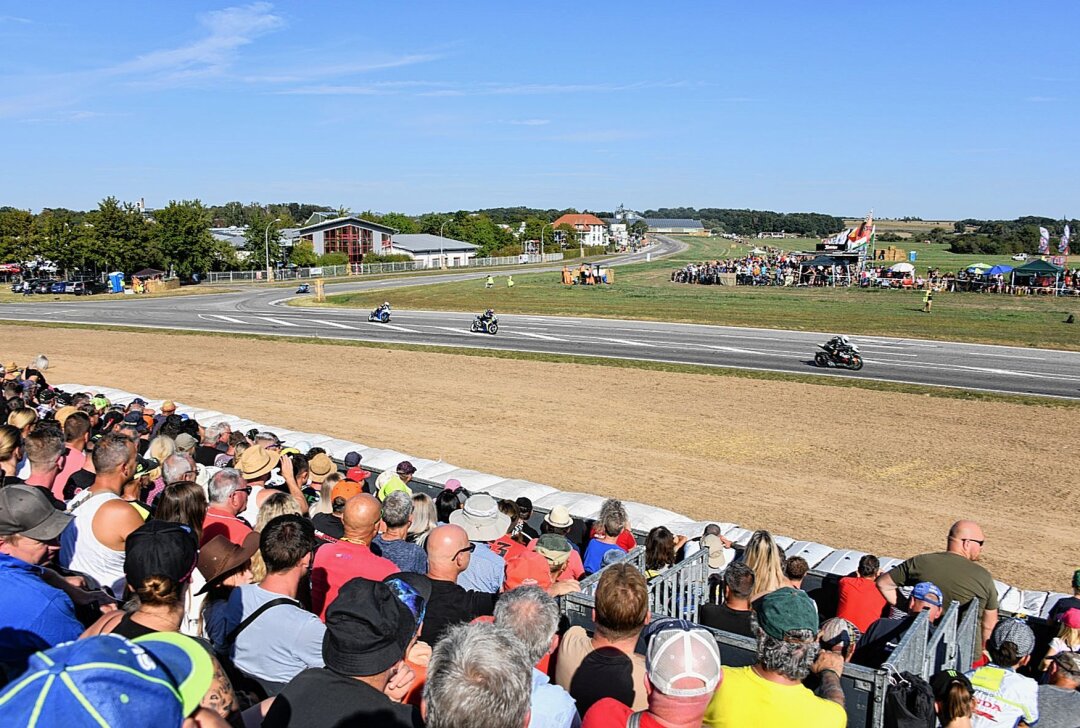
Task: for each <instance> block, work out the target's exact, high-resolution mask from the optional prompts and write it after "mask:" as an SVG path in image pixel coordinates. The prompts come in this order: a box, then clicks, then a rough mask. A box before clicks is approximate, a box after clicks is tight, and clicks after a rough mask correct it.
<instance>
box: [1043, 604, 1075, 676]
mask: <svg viewBox="0 0 1080 728" xmlns="http://www.w3.org/2000/svg"><path fill="white" fill-rule="evenodd" d="M1058 619H1059V620H1060V621H1061V627H1059V628H1058V633H1057V637H1054V639H1052V640H1050V649H1049V650H1047V652H1046V659H1045V660H1043V661H1042V670H1043V672H1046V671H1047V670H1048V669H1050V661H1051V660H1052V659H1054V655H1056V654H1058V653H1059V652H1080V609H1076V608H1075V607H1074V608H1073V609H1066V610H1065V611H1064V612H1063V613H1062V614H1061V616H1060V617H1058Z"/></svg>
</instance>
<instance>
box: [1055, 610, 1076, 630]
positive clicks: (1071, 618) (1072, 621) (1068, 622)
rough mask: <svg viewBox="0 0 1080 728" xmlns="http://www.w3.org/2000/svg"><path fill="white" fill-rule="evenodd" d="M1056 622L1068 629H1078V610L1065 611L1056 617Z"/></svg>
mask: <svg viewBox="0 0 1080 728" xmlns="http://www.w3.org/2000/svg"><path fill="white" fill-rule="evenodd" d="M1058 621H1059V622H1061V623H1062V624H1063V625H1065V626H1066V627H1068V628H1069V629H1080V609H1077V608H1076V607H1073V608H1072V609H1066V610H1065V611H1064V612H1062V613H1061V616H1059V617H1058Z"/></svg>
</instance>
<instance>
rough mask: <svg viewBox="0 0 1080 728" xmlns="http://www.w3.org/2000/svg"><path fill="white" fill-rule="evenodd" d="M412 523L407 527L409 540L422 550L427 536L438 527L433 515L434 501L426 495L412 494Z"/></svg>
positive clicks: (434, 514) (436, 519)
mask: <svg viewBox="0 0 1080 728" xmlns="http://www.w3.org/2000/svg"><path fill="white" fill-rule="evenodd" d="M412 502H413V514H412V523H411V524H410V525H409V540H410V541H412V542H413V543H414V544H416V545H417V546H419V547H420V548H424V543H425V542H426V541H427V537H428V534H429V533H431V532H432V531H433V530H434V529H435V527H436V526H438V525H439V523H438V518H437V517H436V513H435V501H433V500H431V496H429V495H427V494H426V493H413V497H412Z"/></svg>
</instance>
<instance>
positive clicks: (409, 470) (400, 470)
mask: <svg viewBox="0 0 1080 728" xmlns="http://www.w3.org/2000/svg"><path fill="white" fill-rule="evenodd" d="M396 471H397V474H398V475H412V474H413V473H415V472H416V466H415V465H413V464H412V463H410V462H409V461H408V460H402V461H401V462H400V463H398V464H397V468H396Z"/></svg>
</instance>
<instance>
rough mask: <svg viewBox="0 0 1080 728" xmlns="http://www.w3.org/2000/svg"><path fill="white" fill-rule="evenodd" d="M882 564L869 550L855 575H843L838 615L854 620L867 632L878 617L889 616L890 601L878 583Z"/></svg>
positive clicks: (853, 621)
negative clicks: (882, 593) (886, 599)
mask: <svg viewBox="0 0 1080 728" xmlns="http://www.w3.org/2000/svg"><path fill="white" fill-rule="evenodd" d="M880 568H881V562H879V561H878V558H877V557H876V556H873V555H871V554H866V555H865V556H863V557H862V558H861V559H859V566H858V568H856V570H855V574H854V575H852V576H845V577H842V578H841V579H840V583H839V587H838V588H839V594H840V603H839V606H838V607H837V608H836V616H837V617H841V618H843V619H846V620H847V621H849V622H851V623H852V624H854V625H855V626H856V627H858V628H859V631H860V632H865V631H866V630H868V629H870V625H871V624H873V623H874V622H875V621H876V620H878V619H881V618H882V617H884V616H887V613H886V610H887V608H888V602H886V601H885V597H883V596H882V595H881V592H880V591H878V588H877V584H876V580H877V578H878V576H879V575H880Z"/></svg>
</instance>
